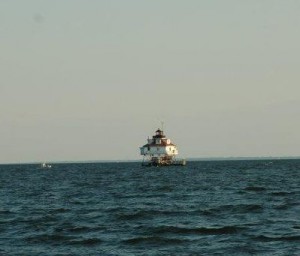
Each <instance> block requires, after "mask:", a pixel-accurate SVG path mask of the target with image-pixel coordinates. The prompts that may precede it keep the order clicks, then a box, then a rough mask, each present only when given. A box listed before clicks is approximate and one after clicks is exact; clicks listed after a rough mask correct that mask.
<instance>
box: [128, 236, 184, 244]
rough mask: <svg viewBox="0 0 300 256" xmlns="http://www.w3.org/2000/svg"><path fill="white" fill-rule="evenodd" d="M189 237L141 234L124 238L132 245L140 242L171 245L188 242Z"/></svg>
mask: <svg viewBox="0 0 300 256" xmlns="http://www.w3.org/2000/svg"><path fill="white" fill-rule="evenodd" d="M188 241H189V240H187V239H176V238H166V237H159V236H147V237H145V236H141V237H135V238H130V239H125V240H123V243H126V244H130V245H138V244H153V245H166V244H168V245H170V244H181V243H185V242H188Z"/></svg>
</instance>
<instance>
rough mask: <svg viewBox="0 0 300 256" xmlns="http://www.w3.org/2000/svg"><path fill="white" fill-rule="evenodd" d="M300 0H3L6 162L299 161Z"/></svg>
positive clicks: (0, 76) (1, 148) (0, 102)
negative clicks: (168, 146) (156, 152)
mask: <svg viewBox="0 0 300 256" xmlns="http://www.w3.org/2000/svg"><path fill="white" fill-rule="evenodd" d="M299 28H300V1H298V0H284V1H282V0H249V1H241V0H226V1H224V0H148V1H146V0H103V1H101V0H98V1H97V0H64V1H62V0H44V1H43V0H36V1H32V0H26V1H24V0H19V1H17V0H0V163H9V162H32V161H49V162H51V161H81V160H116V159H119V160H128V159H139V158H140V156H139V146H141V145H143V144H145V142H146V139H147V137H148V136H151V135H152V134H153V132H154V131H155V130H156V129H157V128H158V127H159V126H160V121H161V120H163V121H164V123H165V125H164V128H165V133H166V135H168V136H169V137H170V138H171V139H172V140H173V142H174V143H175V144H177V145H178V148H179V153H180V155H181V156H182V157H227V156H299V155H300V70H299V68H300V32H299Z"/></svg>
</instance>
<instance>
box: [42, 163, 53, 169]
mask: <svg viewBox="0 0 300 256" xmlns="http://www.w3.org/2000/svg"><path fill="white" fill-rule="evenodd" d="M41 167H42V168H43V169H44V168H48V169H50V168H51V167H52V165H51V164H46V163H42V164H41Z"/></svg>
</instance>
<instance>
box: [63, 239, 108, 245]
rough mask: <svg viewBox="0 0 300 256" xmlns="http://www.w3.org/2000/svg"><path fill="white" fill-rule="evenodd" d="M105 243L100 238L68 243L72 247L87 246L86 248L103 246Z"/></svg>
mask: <svg viewBox="0 0 300 256" xmlns="http://www.w3.org/2000/svg"><path fill="white" fill-rule="evenodd" d="M102 242H103V241H102V240H101V239H99V238H88V239H83V240H72V241H70V242H68V244H70V245H85V246H93V245H98V244H101V243H102Z"/></svg>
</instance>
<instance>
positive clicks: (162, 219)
mask: <svg viewBox="0 0 300 256" xmlns="http://www.w3.org/2000/svg"><path fill="white" fill-rule="evenodd" d="M0 255H288V256H290V255H295V256H296V255H300V160H281V161H279V160H277V161H274V160H272V161H265V160H264V161H222V162H217V161H215V162H214V161H211V162H189V163H188V165H187V166H185V167H178V166H177V167H164V168H157V167H150V168H149V167H148V168H147V167H144V168H143V167H141V166H140V163H97V164H56V165H54V166H53V168H52V169H39V168H38V166H37V165H2V166H0Z"/></svg>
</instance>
